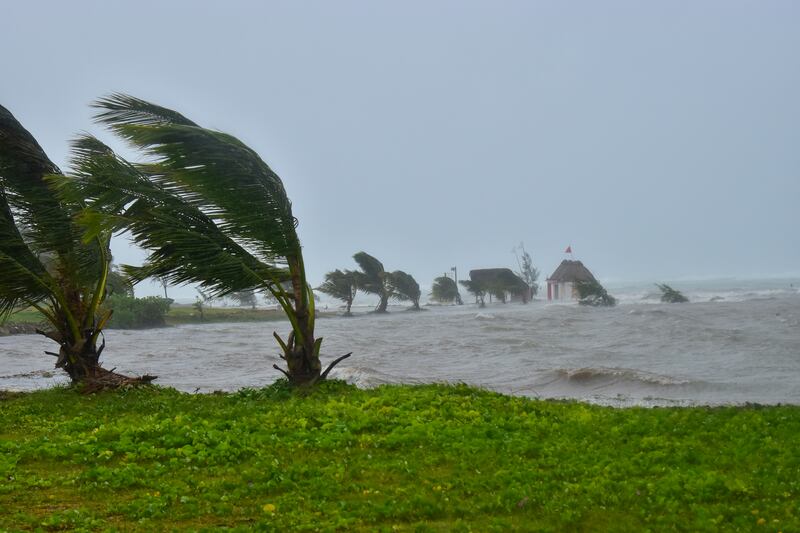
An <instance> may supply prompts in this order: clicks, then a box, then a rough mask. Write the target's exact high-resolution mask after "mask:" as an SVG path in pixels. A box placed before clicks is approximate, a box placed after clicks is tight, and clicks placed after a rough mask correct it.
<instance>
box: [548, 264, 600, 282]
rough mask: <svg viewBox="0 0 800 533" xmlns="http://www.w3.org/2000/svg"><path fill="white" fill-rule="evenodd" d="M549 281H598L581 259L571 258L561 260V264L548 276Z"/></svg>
mask: <svg viewBox="0 0 800 533" xmlns="http://www.w3.org/2000/svg"><path fill="white" fill-rule="evenodd" d="M547 281H557V282H564V281H597V280H596V279H595V277H594V275H593V274H592V273H591V272H590V271H589V269H588V268H586V267H585V266H583V263H581V262H580V261H571V260H569V259H564V260H563V261H561V264H560V265H558V268H557V269H556V271H555V272H553V274H552V275H551V276H550V277H549V278H547Z"/></svg>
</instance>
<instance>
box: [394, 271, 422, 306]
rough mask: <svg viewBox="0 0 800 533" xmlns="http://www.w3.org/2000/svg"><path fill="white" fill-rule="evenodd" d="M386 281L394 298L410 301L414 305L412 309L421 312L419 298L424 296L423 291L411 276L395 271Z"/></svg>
mask: <svg viewBox="0 0 800 533" xmlns="http://www.w3.org/2000/svg"><path fill="white" fill-rule="evenodd" d="M386 279H387V284H388V286H389V290H390V291H391V293H392V297H393V298H395V299H397V300H400V301H410V302H411V304H412V305H413V307H412V309H414V310H416V311H419V309H420V307H419V298H420V296H422V291H420V289H419V283H417V280H415V279H414V277H413V276H412V275H411V274H407V273H405V272H403V271H402V270H395V271H394V272H392V273H391V274H389V275H388V276H387V278H386Z"/></svg>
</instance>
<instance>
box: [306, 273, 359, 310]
mask: <svg viewBox="0 0 800 533" xmlns="http://www.w3.org/2000/svg"><path fill="white" fill-rule="evenodd" d="M356 279H357V274H356V273H355V272H353V271H351V270H345V271H341V270H339V269H338V268H337V269H336V270H334V271H333V272H328V273H327V274H325V281H324V282H322V285H320V286H319V287H317V289H316V290H318V291H320V292H324V293H325V294H327V295H328V296H331V297H333V298H336V299H337V300H341V301H343V302H344V303H345V305H346V306H347V309H346V311H345V314H347V315H349V314H350V308H351V307H352V306H353V300H354V299H355V297H356V292H357V291H358V285H357V283H356Z"/></svg>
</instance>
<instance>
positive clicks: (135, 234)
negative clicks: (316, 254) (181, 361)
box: [79, 94, 350, 385]
mask: <svg viewBox="0 0 800 533" xmlns="http://www.w3.org/2000/svg"><path fill="white" fill-rule="evenodd" d="M94 105H95V107H97V108H99V109H100V112H99V114H98V115H97V116H96V119H97V120H98V121H99V122H101V123H103V124H105V125H107V126H108V127H109V128H110V129H111V130H112V131H114V132H115V133H116V134H118V135H119V136H121V137H122V138H124V139H125V140H127V141H128V142H129V143H130V144H131V145H132V146H133V147H134V148H137V149H139V150H140V151H141V152H143V153H144V154H145V155H146V156H148V157H149V161H148V162H146V163H142V164H137V165H132V164H130V163H128V162H126V161H124V160H122V159H121V158H119V157H118V156H117V155H116V154H114V153H113V152H112V151H111V150H110V149H109V148H108V147H107V146H105V145H104V144H102V143H101V142H100V141H98V140H97V139H94V138H92V137H89V136H85V137H84V138H83V139H82V142H81V149H82V150H83V151H82V156H83V157H85V158H86V159H87V161H89V162H91V164H92V165H93V167H94V168H93V172H92V173H90V174H83V175H81V176H80V177H81V178H82V179H81V180H79V188H80V190H81V194H82V195H83V197H84V198H87V211H86V214H85V215H84V216H83V220H82V221H83V223H84V224H85V225H86V227H87V228H88V233H87V236H91V235H93V233H94V232H96V231H99V230H101V229H102V228H105V227H110V228H112V229H114V230H127V231H130V234H131V236H132V238H133V240H134V241H135V242H136V243H137V244H138V245H139V246H141V247H142V248H143V249H145V250H147V251H148V253H149V255H148V256H147V258H146V260H145V262H144V264H143V265H142V266H138V267H132V266H126V267H125V272H126V273H127V274H128V276H130V278H131V279H132V280H133V281H134V282H139V281H142V280H144V279H147V278H149V277H160V278H161V279H164V280H166V281H167V282H168V283H170V284H182V283H196V284H198V285H199V287H200V288H201V290H203V291H205V292H208V293H209V294H211V295H213V296H214V297H222V296H225V295H228V294H232V293H235V292H239V291H247V290H255V291H265V292H268V293H269V294H270V295H272V297H273V298H274V299H275V300H276V301H277V302H278V304H279V305H280V306H281V308H282V309H283V311H284V312H285V314H286V316H287V318H288V319H289V322H290V323H291V332H290V333H289V335H288V336H287V337H286V339H284V338H283V337H281V336H280V335H279V334H278V333H277V332H274V333H273V336H274V337H275V339H276V340H277V342H278V343H279V345H280V347H281V350H282V354H281V358H282V359H284V361H285V362H286V365H287V367H288V368H287V369H286V370H284V369H282V368H280V367H279V366H278V365H273V366H274V367H275V368H276V369H278V370H280V371H281V372H283V373H284V374H285V375H286V377H287V378H288V379H289V381H290V382H291V383H293V384H299V385H310V384H314V383H316V382H318V381H320V380H323V379H325V377H326V376H327V374H328V372H330V370H331V369H332V368H333V366H334V365H335V364H337V363H338V362H339V361H341V360H342V359H344V358H345V357H348V356H349V355H350V354H347V355H345V356H342V357H339V358H337V359H336V360H334V361H333V362H332V363H331V364H330V365H329V366H328V368H327V369H326V370H325V371H324V372H322V371H321V362H320V358H319V353H320V347H321V343H322V339H321V338H315V336H314V321H315V309H314V297H313V291H312V289H311V287H310V286H309V285H308V283H307V282H306V274H305V267H304V263H303V254H302V251H301V246H300V239H299V238H298V235H297V231H296V225H297V219H296V218H294V215H293V214H292V204H291V202H290V201H289V198H288V196H287V195H286V191H285V189H284V187H283V183H282V182H281V180H280V178H279V177H278V175H277V174H275V172H273V170H272V169H271V168H270V167H269V166H268V165H267V164H266V163H265V162H264V161H263V160H262V159H261V158H260V157H259V156H258V154H256V153H255V152H254V151H253V150H252V149H250V148H249V147H248V146H246V145H245V144H244V143H242V142H241V141H239V140H238V139H237V138H235V137H233V136H231V135H228V134H225V133H222V132H218V131H213V130H209V129H206V128H203V127H201V126H199V125H198V124H196V123H194V122H192V121H191V120H189V119H188V118H186V117H184V116H183V115H181V114H179V113H177V112H175V111H172V110H170V109H166V108H163V107H160V106H157V105H154V104H151V103H149V102H146V101H144V100H140V99H137V98H134V97H131V96H127V95H122V94H114V95H112V96H109V97H107V98H103V99H101V100H98V101H97V102H96V103H95V104H94ZM98 211H99V212H105V214H104V215H102V214H98ZM111 212H113V215H109V213H111Z"/></svg>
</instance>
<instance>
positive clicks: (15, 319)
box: [8, 304, 336, 326]
mask: <svg viewBox="0 0 800 533" xmlns="http://www.w3.org/2000/svg"><path fill="white" fill-rule="evenodd" d="M317 314H318V315H319V317H320V318H324V317H327V316H334V315H335V314H336V313H334V312H318V313H317ZM164 319H165V321H166V323H167V325H168V326H177V325H180V324H202V323H214V322H259V321H273V320H286V315H285V314H284V313H283V311H280V310H276V309H244V308H238V307H206V308H205V309H203V316H202V317H201V316H200V313H199V312H198V311H197V309H195V308H194V306H192V305H176V304H173V305H172V307H171V308H170V310H169V312H168V313H167V314H166V315H165V317H164ZM42 322H43V321H42V317H41V315H40V314H39V313H38V312H37V311H36V310H33V309H25V310H22V311H17V312H16V313H14V314H13V315H11V316H10V317H9V318H8V323H9V324H15V325H29V324H30V325H39V324H41V323H42Z"/></svg>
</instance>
